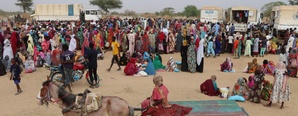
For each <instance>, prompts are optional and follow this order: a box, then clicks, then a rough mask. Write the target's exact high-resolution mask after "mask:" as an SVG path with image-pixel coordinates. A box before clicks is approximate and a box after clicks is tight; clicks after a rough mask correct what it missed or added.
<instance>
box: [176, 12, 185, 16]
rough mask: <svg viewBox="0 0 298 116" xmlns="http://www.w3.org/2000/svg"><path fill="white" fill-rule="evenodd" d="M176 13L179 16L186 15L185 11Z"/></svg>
mask: <svg viewBox="0 0 298 116" xmlns="http://www.w3.org/2000/svg"><path fill="white" fill-rule="evenodd" d="M176 15H177V16H185V14H184V13H183V12H177V13H176Z"/></svg>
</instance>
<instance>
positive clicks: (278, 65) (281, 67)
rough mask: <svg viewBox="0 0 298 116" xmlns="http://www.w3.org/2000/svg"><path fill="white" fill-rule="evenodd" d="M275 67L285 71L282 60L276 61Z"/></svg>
mask: <svg viewBox="0 0 298 116" xmlns="http://www.w3.org/2000/svg"><path fill="white" fill-rule="evenodd" d="M275 69H276V70H278V71H282V72H286V71H287V69H286V64H285V63H283V62H282V61H280V62H278V63H277V65H276V66H275Z"/></svg>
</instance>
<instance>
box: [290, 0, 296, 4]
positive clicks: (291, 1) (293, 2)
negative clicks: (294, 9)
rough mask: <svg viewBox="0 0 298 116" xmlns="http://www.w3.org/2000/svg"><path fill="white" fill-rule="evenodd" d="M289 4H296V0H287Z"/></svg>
mask: <svg viewBox="0 0 298 116" xmlns="http://www.w3.org/2000/svg"><path fill="white" fill-rule="evenodd" d="M289 2H290V5H298V0H289Z"/></svg>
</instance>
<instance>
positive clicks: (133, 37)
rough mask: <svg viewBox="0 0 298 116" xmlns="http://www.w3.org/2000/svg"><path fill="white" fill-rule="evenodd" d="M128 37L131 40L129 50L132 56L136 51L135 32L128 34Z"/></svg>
mask: <svg viewBox="0 0 298 116" xmlns="http://www.w3.org/2000/svg"><path fill="white" fill-rule="evenodd" d="M127 37H128V41H129V48H128V50H129V52H130V56H131V55H132V54H133V53H134V51H135V34H134V33H130V34H127Z"/></svg>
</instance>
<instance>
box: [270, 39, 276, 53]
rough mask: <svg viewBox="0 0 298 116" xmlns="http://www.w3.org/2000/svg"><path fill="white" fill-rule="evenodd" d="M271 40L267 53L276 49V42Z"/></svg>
mask: <svg viewBox="0 0 298 116" xmlns="http://www.w3.org/2000/svg"><path fill="white" fill-rule="evenodd" d="M270 42H271V46H270V47H269V53H271V54H276V51H277V48H278V46H277V44H276V43H275V42H273V41H270Z"/></svg>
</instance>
